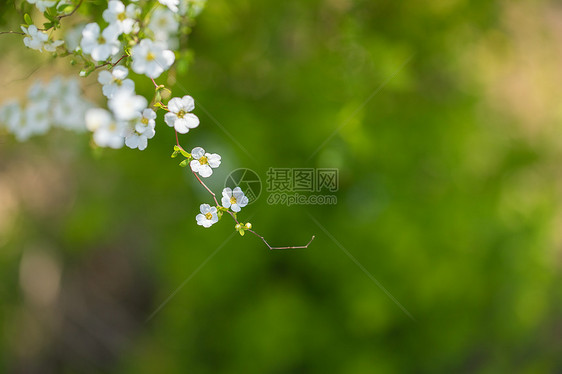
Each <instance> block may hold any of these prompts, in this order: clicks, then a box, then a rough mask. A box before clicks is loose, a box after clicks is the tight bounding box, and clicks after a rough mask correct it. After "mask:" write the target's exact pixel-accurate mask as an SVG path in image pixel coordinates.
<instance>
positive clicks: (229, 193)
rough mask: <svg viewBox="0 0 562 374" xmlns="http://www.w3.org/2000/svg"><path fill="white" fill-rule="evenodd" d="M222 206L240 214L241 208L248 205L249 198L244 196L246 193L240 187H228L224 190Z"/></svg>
mask: <svg viewBox="0 0 562 374" xmlns="http://www.w3.org/2000/svg"><path fill="white" fill-rule="evenodd" d="M221 202H222V206H223V207H225V208H230V209H232V211H233V212H239V211H240V209H241V208H244V207H245V206H246V205H248V198H247V197H246V196H244V192H242V189H241V188H240V187H236V188H234V191H233V190H231V189H230V187H226V188H225V189H224V190H222V200H221Z"/></svg>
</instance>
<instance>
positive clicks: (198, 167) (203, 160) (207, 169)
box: [189, 147, 221, 178]
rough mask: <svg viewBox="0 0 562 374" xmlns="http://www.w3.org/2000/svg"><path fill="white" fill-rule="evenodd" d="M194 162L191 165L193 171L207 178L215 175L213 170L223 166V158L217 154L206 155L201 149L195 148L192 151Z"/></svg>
mask: <svg viewBox="0 0 562 374" xmlns="http://www.w3.org/2000/svg"><path fill="white" fill-rule="evenodd" d="M191 157H193V160H192V161H191V162H190V163H189V165H190V166H191V170H193V171H194V172H196V173H199V175H200V176H202V177H204V178H207V177H210V176H211V174H213V169H216V168H218V167H219V165H220V164H221V156H219V155H218V154H216V153H205V150H204V149H203V148H201V147H195V148H193V150H192V151H191Z"/></svg>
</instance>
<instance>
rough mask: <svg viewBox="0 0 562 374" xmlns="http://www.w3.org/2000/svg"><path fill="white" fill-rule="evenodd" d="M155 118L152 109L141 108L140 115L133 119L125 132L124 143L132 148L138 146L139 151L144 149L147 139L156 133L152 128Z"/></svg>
mask: <svg viewBox="0 0 562 374" xmlns="http://www.w3.org/2000/svg"><path fill="white" fill-rule="evenodd" d="M155 119H156V113H155V112H154V111H153V110H152V109H150V108H147V109H145V110H143V112H142V115H141V116H140V117H138V118H137V119H136V120H135V121H133V123H132V126H131V127H129V129H128V131H127V133H126V134H125V145H127V147H129V148H133V149H134V148H138V149H139V150H141V151H142V150H144V149H146V147H147V145H148V139H152V138H153V137H154V134H156V131H155V130H154V127H155V125H156V123H155V121H154V120H155Z"/></svg>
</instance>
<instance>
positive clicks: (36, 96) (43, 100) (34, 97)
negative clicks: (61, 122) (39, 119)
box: [27, 81, 56, 110]
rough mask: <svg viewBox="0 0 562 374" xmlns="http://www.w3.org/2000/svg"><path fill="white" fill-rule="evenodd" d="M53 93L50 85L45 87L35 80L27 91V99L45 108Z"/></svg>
mask: <svg viewBox="0 0 562 374" xmlns="http://www.w3.org/2000/svg"><path fill="white" fill-rule="evenodd" d="M55 94H56V93H54V92H53V90H52V89H51V88H50V87H46V86H45V85H44V84H43V83H42V82H41V81H35V82H34V83H33V84H32V85H31V87H29V90H28V91H27V100H28V101H29V102H32V103H34V104H40V105H42V106H43V107H44V108H45V110H47V109H48V108H49V105H50V102H51V99H52V97H53V95H55Z"/></svg>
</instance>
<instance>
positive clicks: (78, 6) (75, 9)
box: [57, 0, 84, 20]
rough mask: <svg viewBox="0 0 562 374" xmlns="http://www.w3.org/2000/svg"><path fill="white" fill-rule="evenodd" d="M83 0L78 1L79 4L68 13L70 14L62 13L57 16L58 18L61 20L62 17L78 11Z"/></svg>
mask: <svg viewBox="0 0 562 374" xmlns="http://www.w3.org/2000/svg"><path fill="white" fill-rule="evenodd" d="M83 1H84V0H80V1H79V2H78V5H76V7H75V8H74V9H73V10H72V12H70V13H68V14H62V15H60V16H57V18H58V19H59V20H61V19H63V18H64V17H70V16H71V15H73V14H74V13H76V11H77V10H78V8H80V5H82V2H83Z"/></svg>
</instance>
